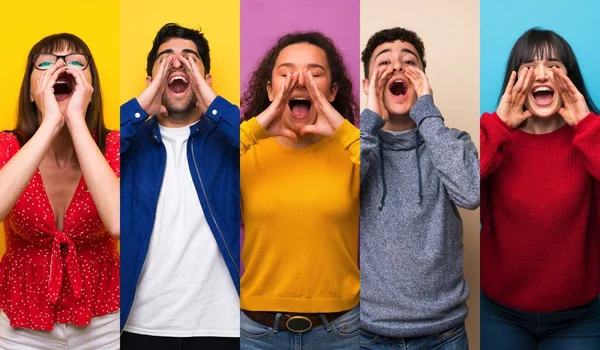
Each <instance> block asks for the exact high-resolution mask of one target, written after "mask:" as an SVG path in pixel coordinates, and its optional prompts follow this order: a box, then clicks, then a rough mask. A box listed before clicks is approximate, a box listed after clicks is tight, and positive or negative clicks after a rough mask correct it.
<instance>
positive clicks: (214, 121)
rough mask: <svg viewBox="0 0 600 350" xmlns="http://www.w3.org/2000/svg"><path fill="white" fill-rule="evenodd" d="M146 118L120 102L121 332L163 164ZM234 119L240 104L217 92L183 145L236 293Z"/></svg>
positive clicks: (155, 131) (156, 133) (134, 104)
mask: <svg viewBox="0 0 600 350" xmlns="http://www.w3.org/2000/svg"><path fill="white" fill-rule="evenodd" d="M148 117H149V116H148V114H147V113H146V112H145V111H144V110H143V109H142V108H141V106H140V105H139V103H138V101H137V100H136V99H132V100H130V101H129V102H127V103H125V104H124V105H122V106H121V330H123V327H124V326H125V323H126V322H127V318H128V317H129V312H130V311H131V306H132V304H133V300H134V297H135V292H136V288H137V285H138V280H139V278H140V273H141V271H142V268H143V266H144V262H145V260H146V255H147V253H148V246H149V244H150V235H151V234H152V228H153V226H154V217H155V215H156V206H157V204H158V195H159V193H160V189H161V186H162V181H163V176H164V172H165V165H166V149H165V146H164V144H163V143H162V140H161V135H160V129H159V127H158V123H157V121H156V118H150V119H148ZM239 120H240V111H239V108H238V107H237V106H235V105H233V104H231V103H229V102H228V101H226V100H225V99H224V98H222V97H220V96H219V97H217V98H216V99H215V100H214V101H213V103H212V104H211V105H210V106H209V108H208V110H207V112H206V113H205V115H203V116H202V118H200V121H199V122H198V123H196V124H194V125H192V126H191V127H190V129H191V132H190V137H189V141H188V143H187V147H188V148H187V156H188V162H189V165H190V173H191V175H192V179H193V181H194V186H195V188H196V192H197V194H198V199H199V200H200V204H201V206H202V210H203V211H204V215H205V216H206V220H207V221H208V225H209V226H210V229H211V231H212V233H213V235H214V236H215V240H216V241H217V245H218V246H219V249H220V251H221V254H222V255H223V258H224V259H225V264H226V265H227V268H228V270H229V274H230V275H231V279H232V280H233V283H234V284H235V287H236V289H237V291H238V294H239V292H240V230H239V229H240V151H239V147H240V127H239V125H240V121H239ZM177 253H178V252H173V254H177ZM198 254H202V252H198ZM166 258H167V257H166Z"/></svg>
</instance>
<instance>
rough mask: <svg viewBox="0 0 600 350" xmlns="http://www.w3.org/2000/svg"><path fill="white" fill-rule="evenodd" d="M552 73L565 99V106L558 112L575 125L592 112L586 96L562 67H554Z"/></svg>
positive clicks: (571, 124) (566, 120)
mask: <svg viewBox="0 0 600 350" xmlns="http://www.w3.org/2000/svg"><path fill="white" fill-rule="evenodd" d="M552 73H554V74H553V80H554V85H555V86H556V88H557V90H558V93H559V94H560V97H561V99H562V101H563V106H562V107H561V108H560V109H559V110H558V114H560V116H561V117H562V118H563V119H564V120H565V122H566V123H567V124H569V125H570V126H575V125H577V123H579V122H580V121H581V120H582V119H583V118H585V117H586V116H587V115H588V114H590V109H589V108H588V105H587V103H586V101H585V97H583V95H582V94H581V92H579V90H577V87H576V86H575V84H573V82H572V81H571V79H569V77H567V76H566V75H565V73H563V72H562V71H561V70H560V69H558V68H556V67H552Z"/></svg>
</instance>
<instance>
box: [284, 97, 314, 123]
mask: <svg viewBox="0 0 600 350" xmlns="http://www.w3.org/2000/svg"><path fill="white" fill-rule="evenodd" d="M288 106H289V107H290V111H292V116H293V117H294V118H296V119H306V118H308V116H309V114H310V108H311V107H312V102H311V101H310V100H309V99H307V98H305V97H294V98H292V99H291V100H290V102H289V103H288Z"/></svg>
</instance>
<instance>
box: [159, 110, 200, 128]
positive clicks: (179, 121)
mask: <svg viewBox="0 0 600 350" xmlns="http://www.w3.org/2000/svg"><path fill="white" fill-rule="evenodd" d="M201 116H202V111H200V109H198V108H196V109H194V110H193V111H192V112H190V113H185V114H166V115H162V116H160V115H157V117H158V123H159V124H160V125H162V126H164V127H167V128H182V127H185V126H188V125H190V124H194V123H195V122H197V121H198V120H200V117H201Z"/></svg>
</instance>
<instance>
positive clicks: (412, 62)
mask: <svg viewBox="0 0 600 350" xmlns="http://www.w3.org/2000/svg"><path fill="white" fill-rule="evenodd" d="M404 64H410V65H411V66H414V65H416V64H417V63H415V62H414V61H410V60H408V61H404Z"/></svg>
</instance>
